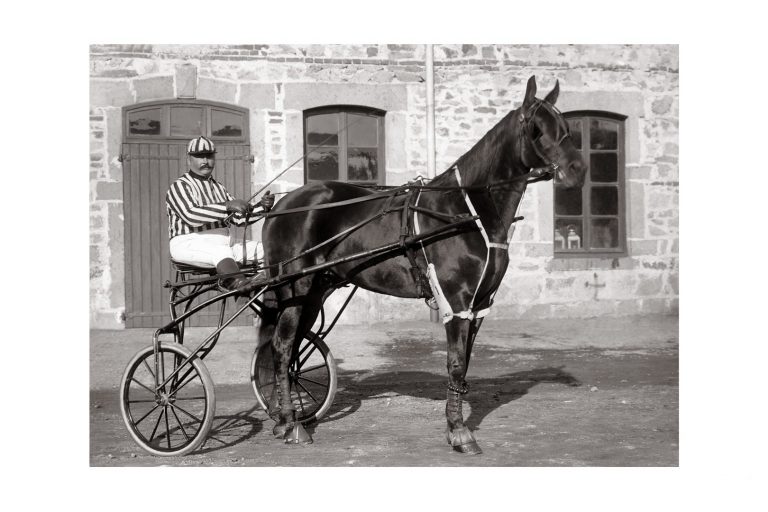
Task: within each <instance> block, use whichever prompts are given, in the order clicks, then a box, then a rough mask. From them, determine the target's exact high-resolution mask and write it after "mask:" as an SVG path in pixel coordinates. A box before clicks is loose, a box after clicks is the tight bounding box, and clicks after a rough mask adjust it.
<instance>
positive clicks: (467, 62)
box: [90, 45, 679, 328]
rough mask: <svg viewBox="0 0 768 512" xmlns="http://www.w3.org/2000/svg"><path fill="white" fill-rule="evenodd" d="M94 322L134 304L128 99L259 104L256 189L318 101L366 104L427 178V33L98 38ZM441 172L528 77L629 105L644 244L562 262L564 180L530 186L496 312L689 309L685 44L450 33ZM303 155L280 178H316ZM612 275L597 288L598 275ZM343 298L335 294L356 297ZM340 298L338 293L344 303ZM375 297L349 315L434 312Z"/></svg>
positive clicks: (443, 71) (396, 178) (93, 130)
mask: <svg viewBox="0 0 768 512" xmlns="http://www.w3.org/2000/svg"><path fill="white" fill-rule="evenodd" d="M90 57H91V58H90V75H91V78H90V93H91V101H90V106H91V108H90V137H91V157H90V162H91V173H90V178H91V207H90V212H91V213H90V215H91V273H90V279H91V324H92V326H94V327H106V328H120V327H121V325H122V324H121V314H122V312H123V311H124V307H125V292H124V282H123V281H124V261H123V258H124V254H123V232H122V229H123V211H122V207H123V202H122V168H121V164H120V162H119V161H118V157H119V153H120V142H121V138H122V133H121V107H123V106H126V105H132V104H135V103H139V102H144V101H151V100H160V99H172V98H177V97H196V98H197V99H200V100H212V101H220V102H224V103H229V104H233V105H239V106H243V107H246V108H248V109H249V110H250V112H251V119H250V121H251V146H252V153H253V154H254V155H255V157H256V160H255V162H254V165H253V175H252V182H253V187H254V190H255V189H257V188H260V186H261V185H262V184H263V183H265V182H266V181H268V180H269V179H271V178H272V177H274V176H275V175H276V174H277V173H279V172H280V171H282V170H283V169H284V168H285V167H286V166H288V165H289V164H291V163H292V162H294V161H295V160H297V159H299V157H300V156H301V154H302V152H303V145H302V112H303V111H304V110H306V109H308V108H312V107H316V106H321V105H329V104H341V103H343V104H358V105H365V106H370V107H376V108H380V109H382V110H385V111H386V112H387V114H386V118H385V131H386V140H387V143H386V144H387V147H386V165H387V169H386V172H387V178H386V179H387V184H400V183H403V182H405V181H407V180H409V179H412V178H413V177H415V176H416V175H418V174H423V175H426V162H427V155H426V133H425V130H426V118H425V113H426V88H425V83H424V80H425V66H424V58H425V48H424V46H423V45H343V46H341V45H336V46H334V45H331V46H325V45H305V46H295V45H195V46H178V45H94V46H92V47H91V55H90ZM434 59H435V107H436V108H435V110H436V126H435V131H436V142H437V164H438V172H440V171H442V170H443V169H445V168H447V167H448V166H449V165H450V164H451V163H452V162H453V161H454V160H455V159H456V158H457V157H459V156H460V155H461V154H462V153H463V152H465V151H467V150H468V149H469V148H470V147H471V146H472V145H473V144H474V143H475V142H476V141H477V140H478V139H479V138H480V137H481V136H482V135H483V134H485V133H486V132H487V131H488V130H489V129H490V128H491V127H492V126H493V125H494V124H495V123H496V122H498V120H500V119H501V118H502V117H503V116H504V115H505V114H506V113H507V112H508V111H509V110H511V109H514V108H516V107H517V106H519V104H520V102H521V101H522V96H523V93H524V89H525V81H526V80H527V79H528V77H529V76H530V75H531V74H535V75H536V76H537V81H538V85H539V91H540V93H539V97H543V95H544V94H545V91H548V90H549V89H551V87H552V86H553V85H554V83H555V80H556V79H558V80H559V81H560V87H561V91H562V92H561V95H560V99H559V100H558V107H559V108H560V109H561V110H563V111H568V110H577V109H579V110H580V109H597V110H607V111H612V112H617V113H621V114H624V115H627V116H628V118H627V120H626V123H625V126H626V171H627V172H626V179H627V183H626V185H627V186H626V199H627V233H628V237H629V240H628V244H629V251H628V253H629V254H628V256H626V257H621V258H614V259H559V258H558V259H555V258H553V244H552V232H553V229H552V196H553V194H552V187H551V185H549V184H539V185H536V186H533V187H530V188H529V190H528V192H527V193H526V196H525V199H524V201H523V204H522V205H521V212H520V213H521V214H522V215H524V216H525V217H526V219H525V220H524V221H523V222H521V223H520V225H518V227H517V231H516V233H515V236H514V238H513V241H512V244H511V247H510V254H511V259H512V263H511V265H510V269H509V271H508V273H507V276H506V277H505V280H504V283H503V285H502V287H501V289H500V290H499V293H498V295H497V296H496V306H495V307H494V309H493V313H492V315H493V316H496V317H568V316H594V315H604V314H608V315H624V314H636V313H676V312H677V301H678V296H679V292H678V267H679V263H678V259H679V257H678V218H679V214H678V188H679V185H678V117H679V114H678V109H679V99H678V51H677V47H676V46H663V45H599V46H586V45H585V46H573V45H541V46H538V45H537V46H531V45H435V47H434ZM302 180H303V167H302V165H301V163H298V164H296V165H293V166H292V167H291V170H290V171H289V172H287V173H286V174H285V175H284V176H283V177H282V178H281V179H280V180H279V181H278V182H277V183H276V184H275V185H273V188H274V189H275V190H281V191H285V190H290V189H293V188H295V187H296V186H297V185H299V184H301V183H302ZM595 285H597V286H595ZM340 300H341V298H339V299H337V300H336V301H335V302H336V303H338V302H340ZM332 302H334V301H333V300H332ZM414 304H415V303H414V302H413V301H405V300H401V299H395V298H391V297H384V296H379V295H374V294H361V296H360V297H357V298H356V299H355V300H354V301H353V302H352V303H351V305H350V308H349V309H348V311H347V312H346V313H345V315H344V317H343V319H342V321H344V322H348V323H357V322H366V321H387V320H393V319H403V318H405V319H422V318H426V317H427V312H426V308H425V306H421V307H413V305H414Z"/></svg>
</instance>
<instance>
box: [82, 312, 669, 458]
mask: <svg viewBox="0 0 768 512" xmlns="http://www.w3.org/2000/svg"><path fill="white" fill-rule="evenodd" d="M253 332H254V330H253V329H252V328H247V327H234V328H230V329H228V330H226V331H225V332H224V335H223V336H222V340H221V341H220V342H219V344H218V345H217V346H216V347H215V349H214V350H213V352H212V353H211V355H210V356H208V357H207V358H206V359H205V363H206V366H207V367H208V368H209V370H210V372H211V375H212V377H213V380H214V382H215V383H216V400H217V406H216V415H215V419H214V423H213V428H212V430H211V433H210V435H209V438H208V440H207V441H206V443H205V444H204V445H203V446H202V448H200V449H198V450H197V451H196V452H193V453H192V454H190V455H187V456H185V457H166V458H160V457H155V456H152V455H149V454H146V453H145V452H143V451H142V450H141V449H140V448H139V447H138V446H137V445H136V444H135V443H134V442H133V440H132V439H131V438H130V436H129V434H128V432H127V430H126V427H125V425H124V424H123V421H122V418H121V416H120V409H119V403H118V385H119V381H120V377H121V374H122V372H123V369H124V366H125V365H126V364H127V362H128V360H129V359H130V358H131V357H132V355H133V354H134V353H135V352H136V351H138V350H139V349H140V348H143V347H144V346H147V345H149V344H150V343H151V338H152V330H149V329H131V330H125V331H95V330H94V331H91V367H90V371H91V382H90V388H91V390H90V450H91V453H90V464H91V465H92V466H161V465H170V466H677V465H678V409H679V403H678V396H679V392H678V391H679V390H678V319H677V317H642V318H641V317H628V318H614V319H586V320H574V319H568V320H545V321H504V320H493V319H489V320H487V321H486V322H485V323H484V324H483V328H482V329H481V331H480V334H479V336H478V339H477V342H476V344H475V348H474V351H473V354H472V361H471V364H470V369H469V373H468V376H467V380H468V382H469V384H470V393H469V394H468V395H465V400H466V401H465V404H464V411H465V418H466V420H467V424H468V426H469V427H470V428H471V429H472V430H473V431H474V434H475V437H476V438H477V441H478V443H479V444H480V446H481V447H482V449H483V453H482V454H481V455H476V456H471V455H463V454H459V453H455V452H453V451H452V450H451V448H450V447H449V446H448V444H447V442H446V440H445V435H444V432H445V416H444V408H445V384H446V381H447V377H446V372H445V364H446V351H445V335H444V330H443V328H442V326H441V325H439V324H430V323H428V322H423V323H404V324H399V325H391V324H385V325H371V326H343V325H342V326H337V327H336V329H335V330H334V332H333V333H331V335H330V336H329V337H328V344H329V346H330V348H331V350H332V352H333V354H334V356H335V358H336V360H337V362H338V369H339V378H338V383H339V389H338V392H337V394H336V399H335V401H334V405H333V406H332V407H331V409H330V411H329V412H328V414H327V415H326V416H325V417H324V418H323V419H322V420H321V421H320V422H319V423H318V424H316V425H314V426H312V427H311V428H309V429H308V430H309V432H310V433H311V434H312V436H313V438H314V443H313V444H311V445H305V446H296V445H285V444H283V443H282V442H281V441H278V440H276V439H275V438H274V437H273V436H272V433H271V431H272V426H273V422H272V421H271V420H270V419H269V418H268V417H267V415H266V414H265V413H264V412H263V411H262V410H260V409H259V407H258V405H257V402H256V400H255V398H254V396H253V391H252V389H251V387H250V384H249V377H248V375H249V369H248V367H249V363H250V358H251V354H252V352H253V350H254V348H255V341H254V340H253ZM206 333H207V331H206V330H204V329H194V330H191V332H188V335H187V336H188V338H189V337H192V338H195V337H196V338H197V339H202V336H204V335H205V334H206Z"/></svg>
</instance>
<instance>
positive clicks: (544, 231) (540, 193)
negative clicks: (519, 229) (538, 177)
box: [523, 184, 555, 243]
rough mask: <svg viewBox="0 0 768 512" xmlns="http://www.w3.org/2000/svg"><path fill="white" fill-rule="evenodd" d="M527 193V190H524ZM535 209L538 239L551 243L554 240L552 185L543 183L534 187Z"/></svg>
mask: <svg viewBox="0 0 768 512" xmlns="http://www.w3.org/2000/svg"><path fill="white" fill-rule="evenodd" d="M526 193H527V192H526ZM536 196H537V197H536V209H537V210H538V221H539V239H540V240H541V241H542V242H549V243H552V242H553V240H554V236H555V235H554V233H555V224H554V217H553V213H552V212H553V211H554V206H553V205H554V191H553V187H551V186H546V185H544V184H542V185H539V186H538V187H536ZM523 222H524V221H523Z"/></svg>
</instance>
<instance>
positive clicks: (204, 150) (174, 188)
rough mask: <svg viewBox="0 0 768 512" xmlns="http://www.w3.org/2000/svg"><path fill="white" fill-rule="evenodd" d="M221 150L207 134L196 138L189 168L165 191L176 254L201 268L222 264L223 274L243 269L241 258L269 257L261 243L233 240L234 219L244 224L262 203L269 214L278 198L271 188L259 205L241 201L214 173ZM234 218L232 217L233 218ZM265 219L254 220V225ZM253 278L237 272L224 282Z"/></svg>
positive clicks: (238, 283) (234, 285)
mask: <svg viewBox="0 0 768 512" xmlns="http://www.w3.org/2000/svg"><path fill="white" fill-rule="evenodd" d="M215 165H216V148H215V147H214V145H213V141H211V140H210V139H208V138H207V137H202V136H201V137H196V138H194V139H192V140H191V141H189V144H188V145H187V168H188V169H189V170H188V171H187V172H186V173H184V174H183V175H182V176H181V177H179V178H178V179H177V180H176V181H174V182H173V183H172V184H171V187H170V189H169V190H168V193H167V194H166V195H165V205H166V210H167V212H168V236H169V238H170V249H171V258H172V259H173V260H175V261H178V262H180V263H186V264H189V265H195V266H200V267H216V272H217V274H231V273H235V272H238V271H239V267H238V266H237V263H236V262H237V261H242V259H243V251H245V255H246V260H247V261H248V262H253V261H254V260H256V259H261V258H263V257H264V251H263V249H262V247H261V242H254V241H251V240H249V241H247V242H246V244H245V247H243V243H242V242H241V243H235V244H231V243H230V233H229V227H228V226H227V224H228V223H231V224H234V225H237V226H244V225H245V215H246V213H249V212H251V211H253V210H254V209H256V208H258V207H261V210H260V211H264V212H267V211H269V210H270V209H271V208H272V205H273V204H274V203H275V196H274V195H272V194H270V193H269V191H267V193H266V194H264V195H263V196H262V198H261V200H260V201H259V202H258V203H256V204H255V205H250V204H248V203H247V202H246V201H243V200H242V199H235V198H234V197H233V196H232V194H230V193H229V192H228V191H227V190H226V189H225V188H224V185H222V184H221V183H219V182H218V181H216V179H214V177H213V169H214V167H215ZM228 219H229V220H228ZM257 220H259V217H258V216H257V217H255V218H253V219H249V220H248V223H249V224H252V223H254V222H256V221H257ZM249 281H250V280H249V278H247V277H245V276H235V277H230V278H226V279H223V280H222V281H221V283H220V284H221V286H222V287H224V288H226V289H228V290H234V289H237V288H239V287H241V286H243V285H245V284H248V282H249Z"/></svg>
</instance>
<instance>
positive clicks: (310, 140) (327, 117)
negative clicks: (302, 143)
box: [307, 114, 339, 146]
mask: <svg viewBox="0 0 768 512" xmlns="http://www.w3.org/2000/svg"><path fill="white" fill-rule="evenodd" d="M338 131H339V114H320V115H316V116H312V117H309V118H307V145H310V146H318V145H321V144H322V145H323V146H338V145H339V136H338Z"/></svg>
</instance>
